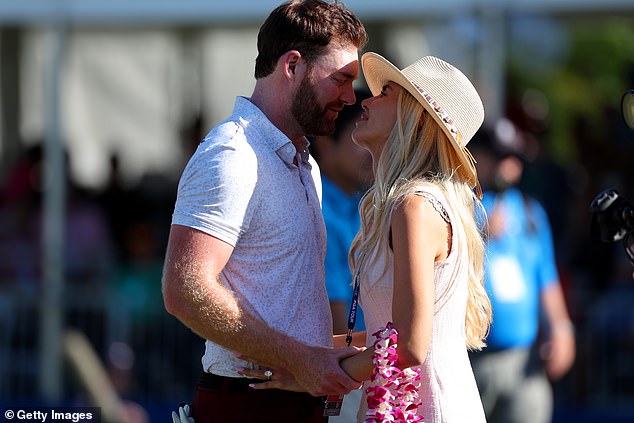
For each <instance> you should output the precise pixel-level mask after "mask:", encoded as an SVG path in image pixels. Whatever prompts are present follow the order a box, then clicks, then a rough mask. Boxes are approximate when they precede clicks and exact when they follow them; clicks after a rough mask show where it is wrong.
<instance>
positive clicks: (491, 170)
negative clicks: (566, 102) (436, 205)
mask: <svg viewBox="0 0 634 423" xmlns="http://www.w3.org/2000/svg"><path fill="white" fill-rule="evenodd" d="M474 139H475V142H474V143H473V144H474V147H473V155H474V157H475V158H476V160H477V166H478V174H479V175H480V182H481V183H482V187H483V190H484V196H483V198H482V203H483V205H484V207H485V209H486V211H487V216H488V228H489V238H488V242H487V250H486V255H487V258H486V260H485V285H486V288H487V293H488V294H489V297H490V299H491V305H492V306H493V324H492V325H491V331H490V333H489V336H488V337H487V339H486V342H487V348H486V349H485V350H483V351H482V352H479V353H474V354H472V357H471V358H472V366H473V371H474V375H475V377H476V381H477V383H478V388H479V390H480V395H481V397H482V404H483V406H484V410H485V413H486V417H487V421H488V422H490V423H494V422H527V423H528V422H530V423H537V422H543V423H546V422H550V421H551V419H552V412H553V393H552V388H551V386H550V381H549V379H550V380H557V379H559V378H561V377H562V376H563V375H564V374H566V373H567V372H568V371H569V369H570V367H571V366H572V364H573V363H574V359H575V337H574V332H573V328H572V323H571V321H570V317H569V315H568V310H567V307H566V303H565V299H564V296H563V292H562V289H561V286H560V283H559V275H558V272H557V268H556V263H555V256H554V247H553V241H552V236H551V229H550V224H549V222H548V218H547V216H546V212H545V210H544V209H543V208H542V206H541V205H540V204H539V203H538V202H537V201H536V200H535V199H534V198H531V197H529V196H527V195H526V194H525V193H523V192H522V191H521V190H520V189H519V188H518V184H519V182H520V179H521V177H522V173H523V170H524V163H523V160H522V148H523V137H522V136H521V133H520V132H519V130H518V129H517V128H516V127H515V126H514V124H512V123H511V122H510V121H508V120H506V119H503V120H500V121H499V122H498V123H497V124H496V125H495V127H494V129H492V130H490V129H488V128H483V129H481V130H480V131H479V132H478V134H476V138H474ZM539 335H542V336H543V337H544V338H543V339H541V338H540V337H539Z"/></svg>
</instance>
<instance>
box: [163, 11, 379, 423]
mask: <svg viewBox="0 0 634 423" xmlns="http://www.w3.org/2000/svg"><path fill="white" fill-rule="evenodd" d="M366 38H367V34H366V31H365V28H364V27H363V25H362V23H361V22H360V21H359V20H358V18H356V17H355V16H354V15H353V14H352V12H350V11H349V10H348V9H347V8H346V7H345V6H344V5H343V4H342V3H339V2H328V1H321V0H305V1H290V2H285V3H283V4H281V5H280V6H278V7H277V8H275V9H274V10H273V11H272V12H271V14H270V15H269V16H268V18H267V19H266V21H265V22H264V24H263V25H262V26H261V28H260V32H259V34H258V41H257V46H258V57H257V58H256V63H255V78H256V85H255V89H254V91H253V94H252V95H251V97H250V98H246V97H238V98H237V99H236V102H235V107H234V111H233V115H232V116H231V117H230V118H228V119H227V120H225V121H224V122H222V123H221V124H219V125H218V126H217V127H215V128H214V129H212V131H211V132H210V133H209V134H208V135H207V137H206V138H205V139H204V140H203V142H202V143H201V144H200V146H199V147H198V149H197V150H196V152H195V153H194V155H193V157H192V158H191V159H190V161H189V163H188V164H187V166H186V168H185V170H184V172H183V174H182V176H181V179H180V183H179V187H178V193H177V199H176V205H175V210H174V214H173V218H172V225H171V230H170V237H169V241H168V246H167V253H166V259H165V266H164V274H163V296H164V302H165V307H166V309H167V311H168V312H170V313H171V314H173V315H174V316H176V317H177V318H178V319H179V320H180V321H181V322H182V323H183V324H185V325H186V326H187V327H189V328H190V329H192V330H193V331H194V332H196V333H198V334H199V335H200V336H201V337H203V338H204V339H206V350H205V354H204V356H203V359H202V363H203V374H202V376H201V378H200V380H199V383H198V386H197V388H196V392H195V395H194V399H193V402H192V403H191V409H192V417H193V418H195V420H196V422H198V423H206V422H234V423H239V422H253V421H260V422H281V421H292V422H298V423H299V422H323V421H325V420H326V419H327V417H324V402H323V399H322V398H320V396H323V395H325V394H341V393H347V392H349V391H350V390H352V389H355V388H358V386H359V383H357V382H356V381H354V380H353V379H352V378H350V377H349V376H348V375H347V374H346V373H345V372H344V371H343V370H342V369H341V367H340V364H339V361H340V360H341V359H342V358H343V357H346V356H348V355H350V354H354V353H356V352H357V349H355V348H354V347H348V348H337V349H333V348H332V346H333V339H332V318H331V313H330V307H329V303H328V296H327V293H326V288H325V280H324V279H325V276H324V254H325V242H326V238H325V226H324V221H323V217H322V213H321V208H320V193H321V187H320V184H319V171H318V170H319V169H318V167H317V165H316V163H315V161H314V159H313V158H312V157H310V155H309V153H308V144H309V143H308V141H307V139H306V136H307V135H328V134H331V133H332V132H333V131H334V129H335V119H336V118H337V115H338V113H339V112H341V111H342V109H343V108H344V107H345V106H346V105H351V104H354V102H355V95H354V90H353V85H352V84H353V81H354V80H355V79H356V78H357V76H358V54H359V50H360V49H362V48H363V47H364V45H365V42H366ZM227 66H232V64H231V63H227ZM238 354H244V355H248V356H252V357H255V358H258V359H261V360H263V361H266V362H270V363H274V364H275V365H276V367H278V368H279V369H280V371H285V372H288V373H290V374H291V375H292V376H293V377H294V378H295V380H296V382H297V384H298V385H299V386H301V387H302V390H303V391H304V392H308V394H307V393H296V392H283V391H257V390H254V389H252V388H251V385H253V384H255V383H257V382H262V379H265V380H267V379H268V380H275V378H276V374H275V373H274V372H273V373H272V372H270V371H267V372H266V373H264V374H263V375H262V379H254V378H247V377H245V376H244V369H248V368H250V369H254V368H257V366H255V365H254V364H253V363H249V362H247V361H244V360H240V359H238V358H237V355H238Z"/></svg>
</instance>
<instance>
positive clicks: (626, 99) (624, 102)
mask: <svg viewBox="0 0 634 423" xmlns="http://www.w3.org/2000/svg"><path fill="white" fill-rule="evenodd" d="M621 114H622V115H623V120H624V121H625V124H626V125H627V126H628V127H629V128H630V129H632V130H634V90H628V91H626V92H625V94H623V98H622V99H621Z"/></svg>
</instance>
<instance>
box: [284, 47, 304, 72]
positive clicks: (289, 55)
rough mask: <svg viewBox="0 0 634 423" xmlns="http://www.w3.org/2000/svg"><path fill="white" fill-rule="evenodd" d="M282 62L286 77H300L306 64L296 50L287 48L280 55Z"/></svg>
mask: <svg viewBox="0 0 634 423" xmlns="http://www.w3.org/2000/svg"><path fill="white" fill-rule="evenodd" d="M282 60H283V62H282V64H283V65H284V76H285V77H286V78H287V79H295V78H297V77H300V78H302V75H301V73H302V71H303V69H304V68H305V66H306V62H305V61H304V60H303V58H302V54H301V53H300V52H299V51H297V50H289V51H287V52H286V53H284V55H283V56H282Z"/></svg>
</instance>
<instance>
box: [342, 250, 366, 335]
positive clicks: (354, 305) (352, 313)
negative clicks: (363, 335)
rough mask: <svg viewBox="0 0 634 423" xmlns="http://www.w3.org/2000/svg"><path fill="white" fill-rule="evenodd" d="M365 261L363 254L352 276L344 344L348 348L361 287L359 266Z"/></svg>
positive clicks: (355, 319) (355, 318)
mask: <svg viewBox="0 0 634 423" xmlns="http://www.w3.org/2000/svg"><path fill="white" fill-rule="evenodd" d="M364 259H365V252H364V253H363V254H362V255H361V260H359V265H358V266H357V271H356V272H355V274H354V290H353V291H352V302H351V303H350V312H349V313H348V332H347V333H346V344H348V346H350V344H351V343H352V331H353V330H354V324H355V323H356V321H357V307H358V306H359V287H360V285H361V265H362V264H363V261H364Z"/></svg>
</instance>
